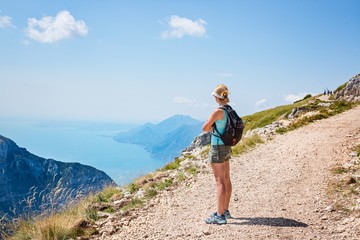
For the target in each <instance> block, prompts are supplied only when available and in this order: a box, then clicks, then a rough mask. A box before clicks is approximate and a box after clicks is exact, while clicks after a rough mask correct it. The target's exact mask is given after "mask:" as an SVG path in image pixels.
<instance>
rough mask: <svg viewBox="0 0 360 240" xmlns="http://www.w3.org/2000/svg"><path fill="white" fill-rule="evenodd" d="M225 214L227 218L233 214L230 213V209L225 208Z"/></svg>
mask: <svg viewBox="0 0 360 240" xmlns="http://www.w3.org/2000/svg"><path fill="white" fill-rule="evenodd" d="M224 215H225V218H226V219H229V218H231V214H230V211H229V210H225V211H224Z"/></svg>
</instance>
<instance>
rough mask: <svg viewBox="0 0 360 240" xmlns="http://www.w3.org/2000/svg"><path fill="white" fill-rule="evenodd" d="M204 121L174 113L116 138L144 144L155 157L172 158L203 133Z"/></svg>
mask: <svg viewBox="0 0 360 240" xmlns="http://www.w3.org/2000/svg"><path fill="white" fill-rule="evenodd" d="M202 124H203V123H202V122H200V121H198V120H196V119H193V118H191V117H190V116H184V115H174V116H172V117H170V118H168V119H166V120H164V121H162V122H160V123H158V124H152V123H147V124H145V125H142V126H140V127H137V128H134V129H131V130H130V131H127V132H122V133H119V134H118V135H117V136H116V137H115V138H114V139H115V141H117V142H120V143H128V144H136V145H140V146H142V147H143V148H144V149H145V150H146V151H147V152H149V153H150V154H151V155H152V156H153V157H154V158H158V159H160V160H165V161H168V160H172V159H173V158H174V157H176V156H179V154H180V153H181V151H182V150H183V149H184V148H186V147H187V146H189V145H190V144H191V142H192V141H193V139H194V138H195V137H196V136H197V135H199V134H200V133H201V131H202V130H201V126H202Z"/></svg>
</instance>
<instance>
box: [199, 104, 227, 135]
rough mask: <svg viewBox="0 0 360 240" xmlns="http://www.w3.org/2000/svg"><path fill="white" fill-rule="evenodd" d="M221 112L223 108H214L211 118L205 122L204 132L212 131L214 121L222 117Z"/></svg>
mask: <svg viewBox="0 0 360 240" xmlns="http://www.w3.org/2000/svg"><path fill="white" fill-rule="evenodd" d="M221 114H223V111H222V110H221V109H216V110H214V111H213V112H212V113H211V114H210V117H209V119H208V120H207V121H206V122H205V123H204V125H203V127H202V130H203V131H204V132H211V130H212V125H213V124H214V122H215V121H216V120H218V119H221Z"/></svg>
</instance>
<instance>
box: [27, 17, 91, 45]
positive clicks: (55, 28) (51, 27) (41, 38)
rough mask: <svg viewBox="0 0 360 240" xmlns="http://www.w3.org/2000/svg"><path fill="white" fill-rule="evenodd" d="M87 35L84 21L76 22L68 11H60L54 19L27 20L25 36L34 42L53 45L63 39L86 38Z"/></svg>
mask: <svg viewBox="0 0 360 240" xmlns="http://www.w3.org/2000/svg"><path fill="white" fill-rule="evenodd" d="M87 33H88V29H87V26H86V24H85V22H84V21H82V20H79V21H76V20H75V18H74V17H73V16H72V15H71V14H70V12H68V11H61V12H59V13H58V14H57V15H56V16H55V17H51V16H46V17H43V18H42V19H40V20H37V19H35V18H29V19H28V27H27V29H26V35H27V36H28V37H29V38H30V39H32V40H35V41H38V42H42V43H53V42H56V41H60V40H63V39H68V38H71V37H74V36H76V35H78V36H86V35H87Z"/></svg>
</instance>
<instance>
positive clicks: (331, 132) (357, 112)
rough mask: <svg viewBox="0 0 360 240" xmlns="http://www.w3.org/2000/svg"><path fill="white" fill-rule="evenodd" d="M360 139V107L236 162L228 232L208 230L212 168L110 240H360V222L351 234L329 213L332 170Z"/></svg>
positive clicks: (212, 205) (286, 136)
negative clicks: (351, 145)
mask: <svg viewBox="0 0 360 240" xmlns="http://www.w3.org/2000/svg"><path fill="white" fill-rule="evenodd" d="M359 136H360V107H356V108H354V109H352V110H350V111H347V112H345V113H342V114H340V115H337V116H334V117H331V118H328V119H324V120H321V121H318V122H315V123H313V124H310V125H308V126H306V127H303V128H300V129H297V130H295V131H292V132H289V133H287V134H284V135H278V136H276V137H275V138H274V139H273V140H271V141H269V142H267V143H266V144H262V145H260V146H258V147H257V148H256V149H254V150H252V151H250V152H248V153H246V154H244V155H241V156H240V157H236V158H233V159H232V160H231V177H232V183H233V197H232V200H231V207H230V211H231V214H232V216H233V217H234V218H233V219H230V220H229V221H228V224H227V225H222V226H217V225H207V224H205V223H204V219H205V218H207V217H208V216H209V214H210V213H211V212H213V211H214V210H215V209H216V202H215V199H216V192H215V182H214V179H213V176H212V174H211V172H210V167H209V169H208V170H209V171H207V173H205V174H199V175H198V176H197V178H196V181H195V182H194V183H193V184H192V185H191V186H189V187H186V186H184V187H180V188H178V189H176V190H174V191H169V192H166V193H165V194H163V196H161V198H159V202H158V203H157V204H156V205H155V206H153V207H150V208H145V209H142V210H139V212H137V215H138V217H137V218H135V219H133V220H132V221H130V222H129V225H128V226H123V228H122V230H121V231H120V232H118V233H116V234H115V235H113V236H111V237H108V238H106V239H257V240H258V239H326V240H329V239H336V240H337V239H360V235H357V234H360V233H359V231H358V230H356V229H354V226H359V227H360V225H359V219H351V225H350V226H349V225H348V224H347V223H346V222H345V221H348V222H349V221H350V220H347V219H346V217H342V218H341V219H339V217H338V215H339V214H338V213H336V212H331V211H326V210H325V208H326V207H327V206H329V205H331V204H332V203H331V202H329V200H328V197H327V196H326V188H327V182H328V179H329V178H330V177H331V173H330V171H329V169H330V168H331V166H333V165H334V164H335V163H337V162H339V163H344V162H345V161H346V160H347V159H348V158H350V156H349V155H350V152H349V151H350V150H349V149H348V147H347V146H348V145H349V143H352V142H354V141H357V144H360V142H359V139H360V138H359ZM354 221H357V222H354ZM356 224H357V225H356ZM347 228H352V229H350V230H349V229H347Z"/></svg>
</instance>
